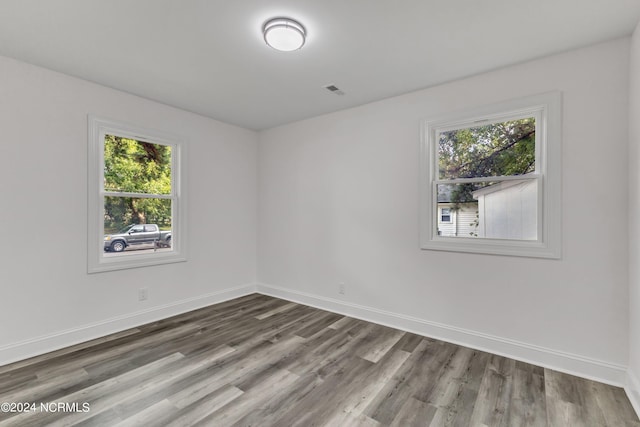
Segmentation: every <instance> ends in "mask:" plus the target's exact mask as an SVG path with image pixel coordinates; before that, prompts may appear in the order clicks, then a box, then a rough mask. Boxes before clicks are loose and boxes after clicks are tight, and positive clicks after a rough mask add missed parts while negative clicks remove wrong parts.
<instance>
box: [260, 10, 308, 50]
mask: <svg viewBox="0 0 640 427" xmlns="http://www.w3.org/2000/svg"><path fill="white" fill-rule="evenodd" d="M262 33H263V34H264V41H265V42H266V43H267V45H269V46H271V47H272V48H274V49H276V50H281V51H283V52H291V51H292V50H298V49H300V48H301V47H302V46H304V42H305V38H306V35H307V34H306V31H305V29H304V27H303V26H302V24H300V23H299V22H297V21H294V20H293V19H289V18H274V19H271V20H269V21H267V23H266V24H264V27H263V28H262Z"/></svg>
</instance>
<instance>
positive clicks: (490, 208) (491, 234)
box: [476, 180, 538, 240]
mask: <svg viewBox="0 0 640 427" xmlns="http://www.w3.org/2000/svg"><path fill="white" fill-rule="evenodd" d="M476 194H477V195H478V211H479V220H480V226H479V227H478V235H479V236H480V237H488V238H493V239H520V240H535V239H536V238H537V234H538V232H537V229H538V225H537V211H538V209H537V203H538V182H537V181H536V180H528V181H524V182H522V181H519V182H518V183H512V182H504V183H502V184H498V185H495V186H493V187H490V188H487V189H485V190H480V191H478V192H476Z"/></svg>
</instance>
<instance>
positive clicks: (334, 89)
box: [324, 85, 344, 95]
mask: <svg viewBox="0 0 640 427" xmlns="http://www.w3.org/2000/svg"><path fill="white" fill-rule="evenodd" d="M324 88H325V89H326V90H328V91H329V92H331V93H335V94H336V95H344V92H343V91H341V90H340V88H339V87H338V86H336V85H327V86H325V87H324Z"/></svg>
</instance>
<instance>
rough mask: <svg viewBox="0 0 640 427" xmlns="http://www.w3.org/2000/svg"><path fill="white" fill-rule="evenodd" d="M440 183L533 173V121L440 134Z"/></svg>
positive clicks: (508, 122)
mask: <svg viewBox="0 0 640 427" xmlns="http://www.w3.org/2000/svg"><path fill="white" fill-rule="evenodd" d="M438 160H439V168H440V174H439V176H440V179H455V178H480V177H494V176H510V175H523V174H526V173H530V172H533V171H535V119H534V118H526V119H520V120H512V121H507V122H502V123H494V124H490V125H485V126H477V127H472V128H466V129H458V130H452V131H448V132H442V133H440V139H439V141H438Z"/></svg>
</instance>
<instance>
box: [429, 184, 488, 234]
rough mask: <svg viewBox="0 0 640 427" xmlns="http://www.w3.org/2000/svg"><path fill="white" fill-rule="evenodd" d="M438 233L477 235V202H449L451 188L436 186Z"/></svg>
mask: <svg viewBox="0 0 640 427" xmlns="http://www.w3.org/2000/svg"><path fill="white" fill-rule="evenodd" d="M437 215H438V235H439V236H445V237H447V236H448V237H477V235H478V231H477V230H478V202H476V201H473V202H465V203H458V205H457V206H456V205H455V204H454V203H451V188H450V187H449V186H446V185H439V186H438V212H437Z"/></svg>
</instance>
